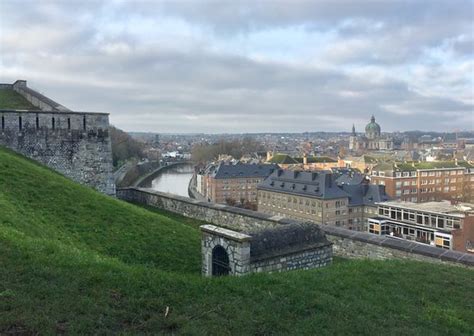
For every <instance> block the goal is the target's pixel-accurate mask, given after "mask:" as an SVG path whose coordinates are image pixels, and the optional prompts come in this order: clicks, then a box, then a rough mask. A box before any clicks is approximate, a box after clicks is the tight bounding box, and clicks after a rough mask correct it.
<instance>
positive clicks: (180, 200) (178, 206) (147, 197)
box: [117, 188, 474, 267]
mask: <svg viewBox="0 0 474 336" xmlns="http://www.w3.org/2000/svg"><path fill="white" fill-rule="evenodd" d="M117 197H118V198H120V199H123V200H126V201H129V202H136V203H140V204H147V205H150V206H155V207H158V208H160V209H164V210H168V211H171V212H175V213H178V214H181V215H183V216H186V217H190V218H195V219H198V220H202V221H205V222H208V223H211V224H214V225H217V226H222V227H225V228H228V229H230V230H234V231H238V232H256V231H259V230H265V229H266V228H273V227H277V226H280V225H288V224H294V223H298V222H297V221H294V220H290V219H285V218H281V217H276V216H271V215H267V214H263V213H259V212H254V211H250V210H244V209H239V208H234V207H230V206H225V205H220V204H212V203H207V202H200V201H197V200H193V199H190V198H187V197H181V196H176V195H172V194H167V193H162V192H158V191H153V190H151V189H143V188H123V189H118V190H117ZM314 225H316V224H314ZM319 228H320V229H321V230H322V231H323V232H324V233H325V235H326V237H327V239H328V240H329V241H331V242H332V243H333V244H334V245H333V249H334V255H336V256H343V257H348V258H371V259H394V258H395V259H415V260H423V261H428V262H435V263H448V264H452V265H458V266H465V267H474V254H471V253H462V252H457V251H451V250H445V249H442V248H437V247H433V246H426V245H422V244H419V243H416V242H410V241H406V240H400V239H396V238H393V237H383V236H378V235H373V234H370V233H366V232H358V231H352V230H348V229H343V228H339V227H335V226H329V225H320V226H319Z"/></svg>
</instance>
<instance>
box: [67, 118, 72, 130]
mask: <svg viewBox="0 0 474 336" xmlns="http://www.w3.org/2000/svg"><path fill="white" fill-rule="evenodd" d="M67 129H68V130H70V129H71V118H67Z"/></svg>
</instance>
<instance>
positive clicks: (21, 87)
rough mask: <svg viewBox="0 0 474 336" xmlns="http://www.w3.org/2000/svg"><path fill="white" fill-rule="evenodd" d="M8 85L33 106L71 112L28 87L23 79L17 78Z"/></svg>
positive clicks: (43, 109) (47, 109)
mask: <svg viewBox="0 0 474 336" xmlns="http://www.w3.org/2000/svg"><path fill="white" fill-rule="evenodd" d="M7 85H8V84H7ZM10 87H11V89H13V90H15V91H16V92H18V93H19V94H20V95H22V96H23V97H24V98H25V99H26V100H28V101H29V102H30V103H31V104H32V105H33V106H35V107H37V108H39V109H40V110H42V111H56V112H72V111H71V110H70V109H68V108H66V107H64V106H63V105H61V104H59V103H56V102H55V101H54V100H52V99H50V98H48V97H46V96H44V95H42V94H41V93H39V92H37V91H35V90H33V89H30V88H29V87H28V86H27V84H26V81H25V80H17V81H16V82H15V83H13V84H11V86H10Z"/></svg>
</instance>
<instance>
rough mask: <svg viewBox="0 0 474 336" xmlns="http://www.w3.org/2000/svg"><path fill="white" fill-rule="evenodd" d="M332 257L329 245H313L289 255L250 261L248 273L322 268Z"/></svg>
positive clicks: (271, 256)
mask: <svg viewBox="0 0 474 336" xmlns="http://www.w3.org/2000/svg"><path fill="white" fill-rule="evenodd" d="M332 255H333V248H332V246H331V245H324V244H323V245H314V246H312V247H310V248H306V249H301V250H300V251H296V252H294V253H291V254H281V255H269V256H266V257H261V258H259V259H252V260H251V264H250V272H254V273H258V272H283V271H291V270H296V269H305V270H306V269H311V268H319V267H324V266H327V265H329V264H330V263H331V262H332Z"/></svg>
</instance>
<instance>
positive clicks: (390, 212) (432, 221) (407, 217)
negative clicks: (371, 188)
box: [379, 207, 461, 229]
mask: <svg viewBox="0 0 474 336" xmlns="http://www.w3.org/2000/svg"><path fill="white" fill-rule="evenodd" d="M379 215H381V216H384V217H389V218H391V219H394V220H398V221H401V220H404V221H407V222H412V223H415V224H419V225H426V226H431V227H437V228H448V229H459V228H460V225H461V224H460V223H461V222H460V219H459V218H453V217H442V216H439V215H434V214H433V215H432V214H428V213H421V212H416V211H412V210H406V209H397V208H386V207H379Z"/></svg>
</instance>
